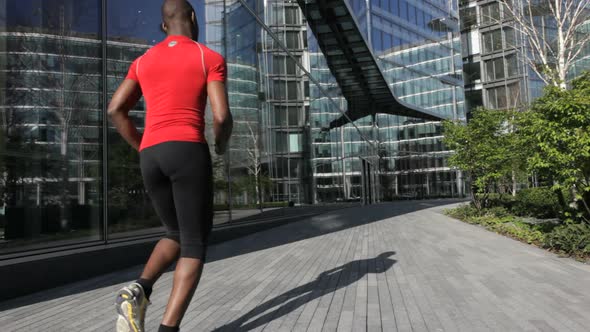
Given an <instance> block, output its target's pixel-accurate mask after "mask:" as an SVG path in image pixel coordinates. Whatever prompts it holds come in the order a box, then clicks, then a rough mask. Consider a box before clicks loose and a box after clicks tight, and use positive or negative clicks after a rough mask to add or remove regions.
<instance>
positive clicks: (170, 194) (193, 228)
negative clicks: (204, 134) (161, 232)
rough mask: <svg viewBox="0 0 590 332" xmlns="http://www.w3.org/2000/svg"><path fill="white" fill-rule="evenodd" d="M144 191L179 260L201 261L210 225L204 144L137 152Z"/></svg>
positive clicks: (210, 191)
mask: <svg viewBox="0 0 590 332" xmlns="http://www.w3.org/2000/svg"><path fill="white" fill-rule="evenodd" d="M139 155H140V167H141V174H142V176H143V182H144V184H145V188H146V190H147V192H148V194H149V196H150V198H151V200H152V204H153V205H154V208H155V209H156V213H157V214H158V216H159V217H160V219H161V220H162V223H163V224H164V226H165V227H166V237H167V238H169V239H172V240H174V241H176V242H179V243H180V257H190V258H198V259H201V260H205V256H206V253H207V240H208V238H209V233H211V227H212V225H213V179H212V178H213V174H212V169H211V154H210V153H209V146H208V145H207V144H206V143H196V142H180V141H171V142H164V143H160V144H156V145H153V146H150V147H147V148H145V149H143V150H141V152H140V154H139Z"/></svg>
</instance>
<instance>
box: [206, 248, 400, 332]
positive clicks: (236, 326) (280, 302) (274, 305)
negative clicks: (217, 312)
mask: <svg viewBox="0 0 590 332" xmlns="http://www.w3.org/2000/svg"><path fill="white" fill-rule="evenodd" d="M392 255H395V252H393V251H389V252H384V253H382V254H380V255H379V256H377V257H375V258H369V259H361V260H356V261H352V262H348V263H346V264H344V265H341V266H338V267H336V268H333V269H331V270H328V271H324V272H322V273H321V274H320V275H318V276H317V278H316V279H315V280H313V281H310V282H308V283H307V284H305V285H301V286H299V287H297V288H294V289H292V290H290V291H288V292H285V293H283V294H281V295H279V296H277V297H275V298H273V299H271V300H268V301H266V302H264V303H262V304H260V305H258V306H257V307H256V308H254V309H252V310H250V311H249V312H247V313H246V314H244V315H243V316H241V317H239V318H237V319H235V320H234V321H232V322H230V323H227V324H226V325H223V326H221V327H219V328H217V329H215V330H214V331H216V332H221V331H248V330H251V329H255V328H257V327H260V326H263V325H265V324H267V323H269V322H271V321H272V320H274V319H276V318H278V317H281V316H283V315H286V314H288V313H290V312H291V311H293V310H295V309H297V308H298V307H301V306H303V305H305V304H306V303H308V302H311V301H313V300H315V299H317V298H319V297H321V296H323V295H325V294H329V293H331V292H335V291H337V290H339V289H341V288H343V287H347V286H349V285H352V284H354V283H355V282H357V281H358V280H360V279H362V278H363V277H364V276H365V275H367V274H369V273H383V272H385V271H387V270H389V269H390V268H391V267H392V266H393V264H395V263H396V262H397V261H396V260H395V259H390V258H389V257H390V256H392ZM334 283H337V285H333V284H334ZM269 310H271V311H269ZM267 311H268V312H267ZM259 315H262V316H260V317H258V316H259ZM256 317H257V318H256ZM254 318H255V319H254ZM252 319H254V320H252ZM250 320H252V321H250Z"/></svg>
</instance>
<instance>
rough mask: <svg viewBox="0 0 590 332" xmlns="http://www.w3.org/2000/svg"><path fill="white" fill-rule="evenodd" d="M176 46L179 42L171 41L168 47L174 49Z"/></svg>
mask: <svg viewBox="0 0 590 332" xmlns="http://www.w3.org/2000/svg"><path fill="white" fill-rule="evenodd" d="M176 44H178V42H177V41H171V42H169V43H168V47H174V46H176Z"/></svg>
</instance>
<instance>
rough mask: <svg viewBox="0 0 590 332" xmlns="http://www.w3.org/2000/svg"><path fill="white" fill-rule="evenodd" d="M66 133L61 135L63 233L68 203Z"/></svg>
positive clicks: (67, 221) (65, 228)
mask: <svg viewBox="0 0 590 332" xmlns="http://www.w3.org/2000/svg"><path fill="white" fill-rule="evenodd" d="M67 137H68V133H67V131H66V130H64V131H63V132H62V134H61V204H60V215H61V220H60V226H61V229H62V230H64V231H67V230H69V228H70V225H69V202H68V196H69V195H68V182H69V181H68V180H69V163H68V153H67V152H68V149H67V144H68V142H67V140H68V138H67Z"/></svg>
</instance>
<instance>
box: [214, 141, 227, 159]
mask: <svg viewBox="0 0 590 332" xmlns="http://www.w3.org/2000/svg"><path fill="white" fill-rule="evenodd" d="M226 150H227V144H226V143H223V144H218V143H215V153H216V154H217V155H218V156H221V155H223V154H225V151H226Z"/></svg>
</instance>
